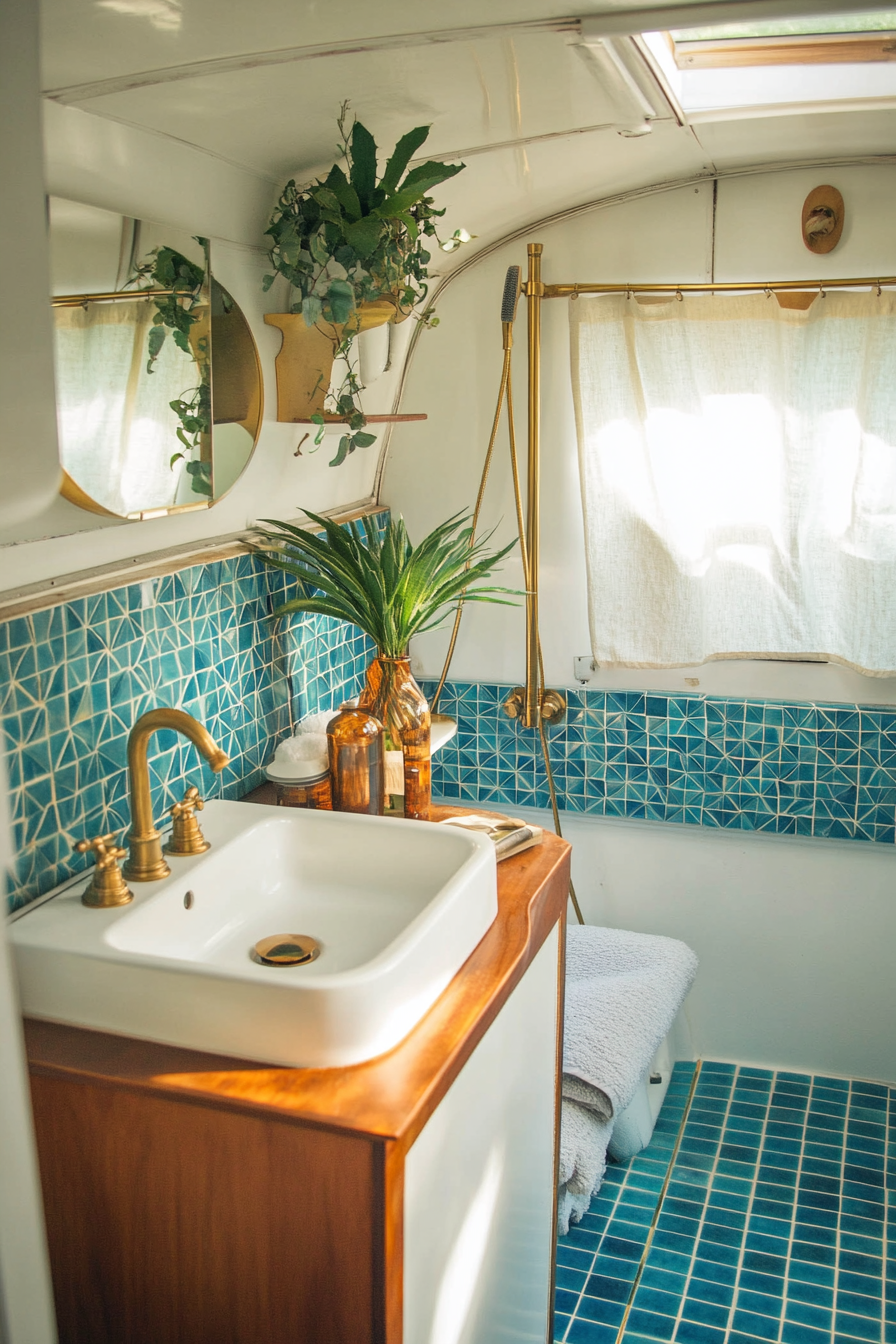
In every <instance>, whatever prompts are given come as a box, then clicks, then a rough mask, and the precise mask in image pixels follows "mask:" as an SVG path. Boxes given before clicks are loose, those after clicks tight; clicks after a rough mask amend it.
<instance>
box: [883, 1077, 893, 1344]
mask: <svg viewBox="0 0 896 1344" xmlns="http://www.w3.org/2000/svg"><path fill="white" fill-rule="evenodd" d="M894 1118H896V1117H894V1115H893V1089H892V1088H888V1089H887V1127H886V1129H885V1131H884V1228H883V1241H882V1245H881V1267H880V1269H881V1285H880V1337H881V1344H883V1341H884V1340H885V1339H886V1334H887V1326H886V1320H887V1246H888V1242H889V1230H890V1200H889V1179H888V1178H889V1170H890V1166H889V1164H890V1125H891V1123H892V1121H893V1120H894Z"/></svg>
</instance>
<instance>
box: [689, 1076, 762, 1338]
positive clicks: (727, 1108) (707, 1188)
mask: <svg viewBox="0 0 896 1344" xmlns="http://www.w3.org/2000/svg"><path fill="white" fill-rule="evenodd" d="M739 1073H740V1067H738V1068H736V1069H735V1071H734V1073H733V1074H732V1075H731V1091H730V1092H729V1094H728V1102H727V1104H726V1106H725V1114H724V1116H723V1118H722V1127H721V1129H720V1131H719V1152H717V1153H716V1155H715V1158H714V1160H713V1164H712V1168H711V1170H710V1172H709V1179H708V1180H707V1182H706V1185H705V1187H704V1192H703V1207H702V1209H701V1212H700V1218H699V1226H698V1227H697V1234H696V1236H695V1237H694V1249H693V1252H692V1254H691V1265H690V1268H689V1270H688V1272H687V1274H686V1275H685V1283H684V1288H683V1289H682V1293H681V1301H680V1302H679V1304H678V1314H677V1315H676V1317H675V1329H674V1330H673V1332H672V1338H673V1339H674V1338H675V1336H676V1335H677V1334H678V1327H679V1325H680V1324H681V1321H682V1318H683V1313H684V1300H685V1298H686V1297H687V1295H688V1288H689V1287H690V1286H691V1280H692V1278H693V1277H694V1265H695V1263H696V1261H697V1244H698V1242H699V1241H700V1234H701V1233H702V1231H703V1225H704V1223H705V1222H706V1210H707V1209H708V1208H709V1197H710V1195H711V1194H712V1185H713V1180H714V1178H715V1176H716V1172H717V1168H718V1165H719V1154H720V1153H721V1149H722V1143H723V1141H724V1134H725V1127H726V1125H727V1124H728V1119H729V1116H730V1114H731V1103H732V1102H733V1100H734V1088H735V1086H736V1084H737V1077H738V1074H739ZM744 1235H746V1232H745V1233H744Z"/></svg>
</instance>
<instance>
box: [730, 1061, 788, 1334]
mask: <svg viewBox="0 0 896 1344" xmlns="http://www.w3.org/2000/svg"><path fill="white" fill-rule="evenodd" d="M739 1074H740V1069H738V1071H737V1074H736V1075H735V1081H736V1080H737V1077H738V1075H739ZM777 1077H778V1071H777V1069H775V1070H773V1071H772V1078H771V1086H770V1087H769V1092H768V1103H767V1105H766V1108H765V1118H764V1120H763V1121H762V1131H761V1133H760V1135H759V1148H758V1149H757V1152H758V1157H757V1161H756V1170H755V1172H754V1175H753V1181H752V1184H751V1186H750V1194H749V1199H748V1201H747V1211H746V1213H745V1214H744V1235H743V1241H742V1242H741V1247H740V1253H739V1254H738V1257H737V1272H736V1274H735V1278H734V1296H733V1297H732V1299H731V1306H730V1308H729V1310H728V1324H727V1325H726V1326H725V1338H726V1340H727V1338H728V1336H729V1334H730V1333H731V1331H732V1329H733V1322H734V1313H735V1312H736V1311H737V1299H738V1296H739V1295H740V1276H741V1271H742V1269H743V1265H744V1250H745V1248H746V1241H747V1235H748V1228H749V1226H750V1215H751V1214H752V1212H753V1204H754V1202H755V1200H756V1182H757V1177H758V1175H759V1164H760V1162H761V1161H762V1152H763V1149H764V1148H765V1137H766V1130H767V1128H768V1115H769V1111H770V1110H771V1107H772V1096H773V1095H774V1091H775V1082H776V1081H777ZM781 1311H782V1313H783V1311H784V1304H783V1302H782V1304H781Z"/></svg>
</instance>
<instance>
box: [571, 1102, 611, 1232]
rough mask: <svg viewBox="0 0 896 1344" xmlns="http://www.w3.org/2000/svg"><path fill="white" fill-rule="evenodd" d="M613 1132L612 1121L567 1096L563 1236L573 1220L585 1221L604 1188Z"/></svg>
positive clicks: (576, 1221) (575, 1221)
mask: <svg viewBox="0 0 896 1344" xmlns="http://www.w3.org/2000/svg"><path fill="white" fill-rule="evenodd" d="M612 1131H613V1122H612V1120H600V1119H598V1117H597V1116H596V1115H595V1114H594V1112H593V1111H591V1110H588V1109H587V1108H586V1107H584V1106H580V1105H579V1104H578V1103H577V1102H575V1101H567V1100H565V1099H564V1101H563V1106H562V1109H561V1116H560V1168H559V1186H560V1188H559V1192H558V1199H557V1231H558V1233H559V1234H560V1236H561V1237H565V1236H566V1234H567V1232H568V1231H569V1224H570V1220H571V1221H572V1222H574V1223H578V1222H580V1221H581V1218H582V1214H583V1213H584V1212H585V1211H586V1209H587V1208H588V1205H589V1204H590V1203H591V1196H592V1194H593V1193H594V1192H595V1191H596V1190H598V1189H599V1188H600V1184H601V1181H602V1180H603V1178H604V1172H605V1171H606V1167H607V1144H608V1143H609V1142H610V1135H611V1133H612Z"/></svg>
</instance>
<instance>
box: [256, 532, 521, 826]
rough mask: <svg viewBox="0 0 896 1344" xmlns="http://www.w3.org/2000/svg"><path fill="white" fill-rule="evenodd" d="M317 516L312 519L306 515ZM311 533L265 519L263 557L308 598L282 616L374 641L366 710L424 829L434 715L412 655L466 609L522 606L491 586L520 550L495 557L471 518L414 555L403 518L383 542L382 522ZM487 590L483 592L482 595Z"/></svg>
mask: <svg viewBox="0 0 896 1344" xmlns="http://www.w3.org/2000/svg"><path fill="white" fill-rule="evenodd" d="M306 512H307V511H306ZM307 516H308V518H310V519H311V521H312V522H313V523H315V524H317V526H318V527H319V528H320V532H319V533H314V532H308V531H306V530H305V529H304V528H301V527H296V526H293V525H292V524H290V523H280V522H275V521H273V520H271V519H264V520H263V521H264V523H266V525H267V526H266V527H265V528H264V529H261V530H260V538H261V539H260V542H259V543H258V544H257V545H256V547H255V549H256V552H257V554H258V555H259V556H260V558H261V559H262V560H264V561H265V563H266V564H269V565H274V566H275V567H276V568H277V569H282V570H284V571H285V572H286V573H287V574H291V575H292V576H293V577H294V578H296V579H298V580H299V583H300V584H301V593H300V596H299V597H296V598H293V599H292V600H291V601H289V602H285V603H284V604H283V606H282V607H278V608H277V609H276V611H275V612H274V615H275V616H285V615H288V614H289V613H290V612H294V611H307V612H317V613H319V614H320V615H323V616H333V617H335V618H336V619H337V620H341V621H349V622H350V623H351V624H352V625H356V626H357V627H358V628H359V629H360V630H363V632H364V633H365V635H368V636H369V637H370V638H371V639H372V640H373V642H374V644H375V645H376V649H377V655H376V658H374V660H373V662H372V663H371V664H370V667H369V668H368V670H367V680H366V682H365V685H364V689H363V691H362V692H361V698H360V700H359V702H358V703H359V705H360V707H361V708H362V709H366V710H367V711H368V712H369V713H370V714H373V715H374V717H375V718H377V719H379V720H380V722H381V723H382V724H383V726H384V727H385V730H386V750H387V751H400V752H401V753H402V757H403V768H404V811H405V816H406V817H413V818H416V819H419V820H422V821H425V820H427V818H428V817H429V805H430V743H429V729H430V714H429V706H428V704H427V702H426V699H425V697H424V695H423V692H422V691H421V690H420V687H419V686H418V685H417V683H416V681H415V680H414V677H413V675H412V673H411V664H410V657H409V654H408V645H409V643H410V640H411V639H412V638H413V636H414V635H419V634H422V633H423V632H424V631H425V630H432V629H434V628H435V627H436V626H438V625H441V624H442V622H443V621H444V620H445V619H446V618H447V617H448V616H449V615H450V614H451V612H452V611H453V610H454V609H455V607H456V606H457V604H458V603H459V602H460V601H464V602H499V603H502V604H503V605H505V606H506V605H511V606H512V605H514V604H513V603H510V602H508V597H515V596H519V593H518V592H517V590H516V589H512V588H498V587H494V586H493V585H484V582H483V581H484V580H486V579H488V578H490V577H491V574H492V572H493V570H494V569H495V568H496V567H497V566H498V565H499V564H500V562H501V560H502V559H503V558H504V556H505V555H507V553H508V551H510V550H511V549H512V548H513V546H515V545H516V541H515V539H514V541H512V542H510V544H509V545H507V546H504V547H503V548H501V549H500V550H497V551H490V550H488V543H489V539H490V534H489V535H487V536H485V537H484V538H482V539H481V540H479V541H477V540H475V539H474V537H473V534H472V531H471V528H470V526H469V524H468V521H467V517H466V515H465V514H455V515H454V517H452V518H449V519H448V520H447V521H446V522H444V523H442V524H440V526H439V527H436V528H434V529H433V531H432V532H430V533H429V535H428V536H426V537H424V538H423V540H422V541H421V542H420V543H419V544H418V545H417V546H413V545H412V544H411V542H410V539H409V538H408V534H407V530H406V528H405V525H404V520H403V519H402V518H398V519H390V521H389V523H388V524H387V526H386V528H385V530H384V533H383V535H382V537H381V536H380V531H379V528H378V526H377V524H376V523H375V522H373V521H372V520H370V519H368V518H365V519H363V520H362V523H361V525H360V526H359V524H358V523H355V522H352V523H349V524H347V525H345V526H340V525H339V524H337V523H334V522H332V521H331V520H330V519H327V518H320V517H318V515H317V514H315V513H310V512H308V513H307ZM473 585H477V586H473Z"/></svg>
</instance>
